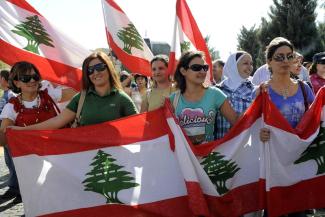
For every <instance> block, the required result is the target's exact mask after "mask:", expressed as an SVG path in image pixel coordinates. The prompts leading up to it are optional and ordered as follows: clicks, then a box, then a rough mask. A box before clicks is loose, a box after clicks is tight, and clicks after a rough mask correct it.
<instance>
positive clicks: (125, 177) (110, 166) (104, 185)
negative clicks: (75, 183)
mask: <svg viewBox="0 0 325 217" xmlns="http://www.w3.org/2000/svg"><path fill="white" fill-rule="evenodd" d="M115 161H116V160H115V159H114V158H112V155H110V154H107V153H105V152H104V151H102V150H98V152H97V155H96V156H95V157H94V158H93V162H92V163H91V164H90V166H93V168H92V170H91V171H90V172H88V173H87V174H86V176H88V178H86V179H85V180H84V181H83V182H82V183H83V184H84V185H85V191H93V192H96V193H99V194H102V195H103V196H104V197H105V198H106V203H122V202H121V201H120V200H119V199H118V196H117V194H118V192H119V191H121V190H123V189H129V188H133V187H136V186H139V184H138V183H135V182H133V181H134V178H133V177H132V176H130V175H131V173H130V172H128V171H123V170H122V168H123V166H119V165H117V164H115V163H114V162H115Z"/></svg>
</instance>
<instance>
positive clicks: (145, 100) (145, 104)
mask: <svg viewBox="0 0 325 217" xmlns="http://www.w3.org/2000/svg"><path fill="white" fill-rule="evenodd" d="M146 95H147V93H146ZM148 109H149V103H148V97H147V96H145V97H144V98H143V100H142V102H141V109H140V113H143V112H147V111H148Z"/></svg>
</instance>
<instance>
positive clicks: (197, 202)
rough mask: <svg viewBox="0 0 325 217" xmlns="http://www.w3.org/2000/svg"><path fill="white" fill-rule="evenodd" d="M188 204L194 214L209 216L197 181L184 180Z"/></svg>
mask: <svg viewBox="0 0 325 217" xmlns="http://www.w3.org/2000/svg"><path fill="white" fill-rule="evenodd" d="M186 189H187V194H188V200H189V202H188V203H189V206H190V208H191V210H192V212H193V214H195V216H210V212H209V208H208V207H207V203H206V200H205V198H204V195H203V192H202V189H201V186H200V184H199V183H197V182H186Z"/></svg>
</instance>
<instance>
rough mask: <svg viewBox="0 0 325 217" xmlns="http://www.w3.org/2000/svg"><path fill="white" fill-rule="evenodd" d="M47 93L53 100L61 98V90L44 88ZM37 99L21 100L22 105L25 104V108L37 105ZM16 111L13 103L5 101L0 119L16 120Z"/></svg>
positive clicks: (56, 100)
mask: <svg viewBox="0 0 325 217" xmlns="http://www.w3.org/2000/svg"><path fill="white" fill-rule="evenodd" d="M46 90H47V93H48V95H49V96H50V97H51V98H52V99H53V101H54V102H58V101H59V100H61V97H62V90H58V89H46ZM38 101H39V100H38V99H37V98H35V99H34V100H33V101H30V102H29V101H24V100H23V101H22V103H23V105H24V106H25V108H33V107H35V106H38V105H37V103H38ZM17 115H18V113H17V112H16V111H15V109H14V105H13V104H11V103H7V104H6V105H5V106H4V108H3V110H2V112H1V115H0V119H1V120H2V119H5V118H8V119H10V120H12V121H13V122H15V121H16V118H17Z"/></svg>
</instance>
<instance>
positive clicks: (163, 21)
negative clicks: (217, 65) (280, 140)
mask: <svg viewBox="0 0 325 217" xmlns="http://www.w3.org/2000/svg"><path fill="white" fill-rule="evenodd" d="M27 1H28V2H29V3H30V4H31V5H32V6H33V7H34V8H35V9H36V10H38V11H39V12H40V13H41V14H42V15H43V16H44V17H46V18H47V19H48V20H49V21H51V22H52V23H53V24H55V26H57V27H58V28H59V29H60V30H61V31H63V32H64V33H65V34H67V35H68V36H70V37H71V38H73V39H74V40H75V41H77V42H79V43H80V44H82V45H83V46H84V47H86V48H88V49H95V48H102V47H108V45H107V39H106V34H105V25H104V19H103V14H102V8H101V0H46V1H40V0H27ZM116 3H117V4H118V5H119V6H120V7H121V8H122V10H123V11H124V12H125V13H126V15H127V16H128V17H129V18H130V20H131V21H132V22H133V24H134V25H135V26H136V28H137V29H138V31H139V33H140V34H141V35H142V36H143V37H149V38H150V39H151V40H153V41H164V42H167V43H169V44H171V42H172V36H173V26H174V19H175V5H176V0H116ZM187 3H188V5H189V7H190V10H191V12H192V14H193V16H194V18H195V20H196V22H197V24H198V26H199V28H200V30H201V33H202V35H203V36H206V35H210V45H211V46H213V47H215V48H216V49H217V50H218V51H219V52H220V56H221V58H222V59H224V60H226V58H227V57H228V56H229V54H230V53H231V52H234V51H236V48H237V36H238V34H239V32H240V29H241V27H242V26H245V27H246V28H250V27H252V26H253V25H256V26H258V25H259V24H260V21H261V17H267V13H268V11H269V7H270V6H271V5H272V3H273V1H272V0H245V1H242V0H224V1H220V0H187ZM317 13H318V17H317V20H318V21H325V11H324V9H319V8H318V10H317Z"/></svg>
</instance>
